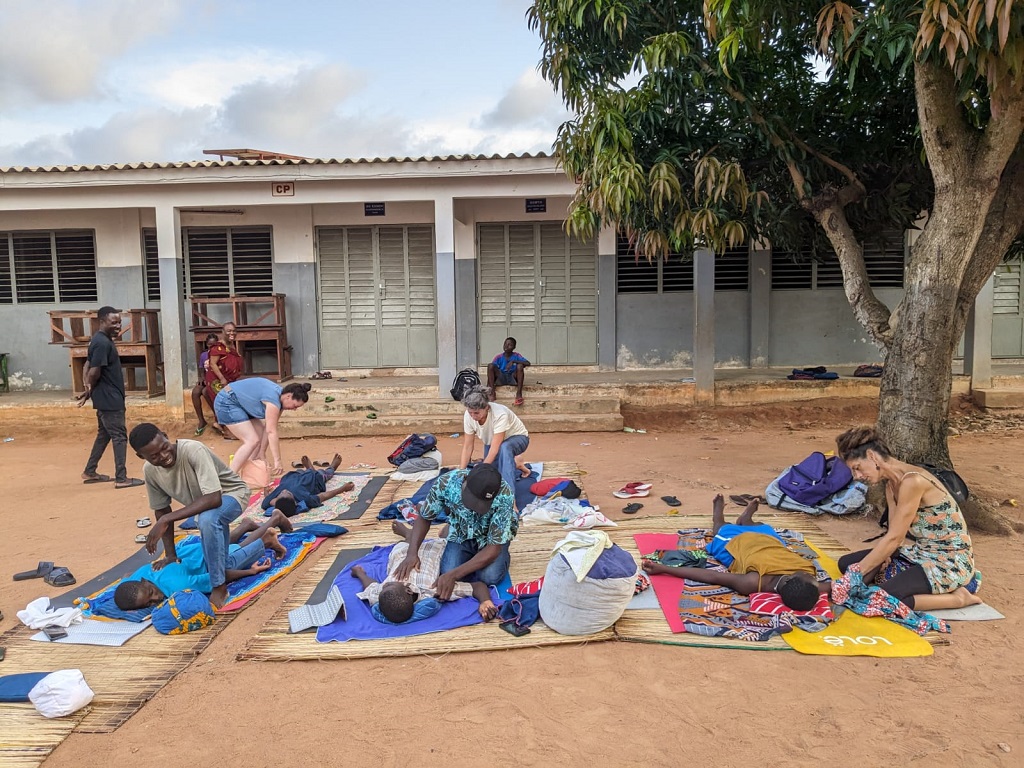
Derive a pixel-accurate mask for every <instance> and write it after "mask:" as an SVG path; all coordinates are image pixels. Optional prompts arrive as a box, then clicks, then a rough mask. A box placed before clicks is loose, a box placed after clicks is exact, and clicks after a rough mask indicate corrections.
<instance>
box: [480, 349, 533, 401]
mask: <svg viewBox="0 0 1024 768" xmlns="http://www.w3.org/2000/svg"><path fill="white" fill-rule="evenodd" d="M529 365H530V361H529V360H527V359H526V358H525V357H523V356H522V355H520V354H519V353H518V352H516V340H515V339H513V338H512V337H511V336H509V337H508V338H507V339H505V343H504V345H502V352H501V354H499V355H495V357H494V359H493V360H492V361H491V363H490V365H488V366H487V389H488V394H489V395H490V397H491V399H492V400H494V399H496V397H497V395H496V394H495V392H496V388H497V387H515V388H516V399H515V403H514V404H515V405H522V404H523V380H524V378H525V376H526V374H525V371H526V368H527V367H528V366H529Z"/></svg>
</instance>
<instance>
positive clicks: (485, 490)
mask: <svg viewBox="0 0 1024 768" xmlns="http://www.w3.org/2000/svg"><path fill="white" fill-rule="evenodd" d="M500 490H501V473H500V472H498V468H497V467H495V466H494V465H493V464H477V465H476V466H475V467H473V468H472V469H471V470H469V474H468V475H466V484H465V485H464V486H462V503H463V504H464V505H466V506H467V507H469V508H470V509H471V510H473V511H474V512H476V513H478V514H481V515H485V514H487V513H488V512H490V511H491V504H493V503H494V497H495V496H497V495H498V491H500Z"/></svg>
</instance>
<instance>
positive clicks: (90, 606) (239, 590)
mask: <svg viewBox="0 0 1024 768" xmlns="http://www.w3.org/2000/svg"><path fill="white" fill-rule="evenodd" d="M278 538H279V539H280V541H281V544H283V545H284V548H285V549H286V550H288V553H287V554H286V555H285V556H284V557H283V558H281V559H280V560H278V559H277V556H276V555H275V554H274V553H273V552H271V551H270V550H269V549H268V550H265V552H264V554H265V555H266V556H267V557H269V558H271V561H272V562H273V565H272V566H271V568H270V570H268V571H264V572H263V573H258V574H256V575H255V576H246V577H245V578H244V579H238V580H237V581H233V582H231V583H230V584H228V599H227V603H230V602H231V601H232V600H236V599H238V597H239V596H240V595H244V594H245V593H246V592H249V591H251V590H252V589H254V588H255V587H258V586H259V583H260V582H267V581H269V580H270V579H271V577H273V576H274V574H276V573H278V572H280V571H283V570H285V569H286V568H290V567H292V565H293V564H294V562H295V559H296V558H297V557H298V556H299V554H300V553H301V552H302V548H303V547H304V546H305V545H306V544H307V543H309V542H311V541H314V540H315V539H316V537H315V536H314V535H312V534H310V533H299V532H295V533H282V534H281V535H280V536H279V537H278ZM198 540H199V537H198V536H188V537H186V538H184V539H182V540H181V541H182V543H184V542H190V541H198ZM120 583H121V582H120V581H117V582H114V583H113V584H111V585H110V586H109V587H107V588H106V589H104V590H103V591H102V592H100V593H98V594H97V595H96V596H94V597H80V598H79V599H78V607H79V608H81V609H82V615H83V616H85V617H86V618H96V617H102V618H106V619H121V620H123V621H145V620H146V619H148V618H149V615H150V614H151V613H152V612H153V609H152V608H140V609H138V610H135V611H122V610H121V609H120V608H118V607H117V604H116V603H115V602H114V591H115V590H116V589H117V585H118V584H120Z"/></svg>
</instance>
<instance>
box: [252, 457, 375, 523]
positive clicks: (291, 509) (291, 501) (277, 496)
mask: <svg viewBox="0 0 1024 768" xmlns="http://www.w3.org/2000/svg"><path fill="white" fill-rule="evenodd" d="M292 466H294V464H293V465H292ZM302 466H303V469H300V470H297V471H293V472H289V473H288V474H286V475H285V476H284V477H282V478H281V482H280V483H278V485H277V488H275V489H274V490H273V491H271V492H270V493H268V494H267V495H266V498H264V499H263V503H262V505H261V506H262V507H263V508H264V509H265V510H267V511H268V514H269V512H270V509H271V508H272V507H273V508H274V509H278V510H280V511H281V512H284V514H285V515H287V516H288V517H293V516H294V515H297V514H299V513H300V512H308V511H309V510H311V509H316V508H317V507H322V506H323V504H324V502H325V501H327V500H328V499H333V498H334V497H335V496H339V495H341V494H343V493H345V492H346V491H351V490H352V489H353V488H355V484H353V483H345V484H344V485H342V486H341V487H340V488H334V489H332V490H330V491H329V490H327V481H328V480H330V479H331V478H332V477H334V473H335V472H336V471H337V470H338V467H340V466H341V454H340V453H336V454H334V459H333V460H332V461H331V464H330V466H328V467H326V468H325V469H314V467H313V464H312V463H311V462H310V461H309V456H303V457H302Z"/></svg>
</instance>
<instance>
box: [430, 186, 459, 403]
mask: <svg viewBox="0 0 1024 768" xmlns="http://www.w3.org/2000/svg"><path fill="white" fill-rule="evenodd" d="M434 257H435V267H434V269H435V274H436V276H437V381H438V385H437V388H438V395H439V396H440V397H451V395H450V394H449V390H450V389H451V387H452V379H454V378H455V374H456V372H457V371H458V368H456V362H455V361H456V354H455V344H456V340H457V336H458V333H457V318H456V312H455V213H454V201H453V200H452V198H450V197H439V198H436V199H435V200H434Z"/></svg>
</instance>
